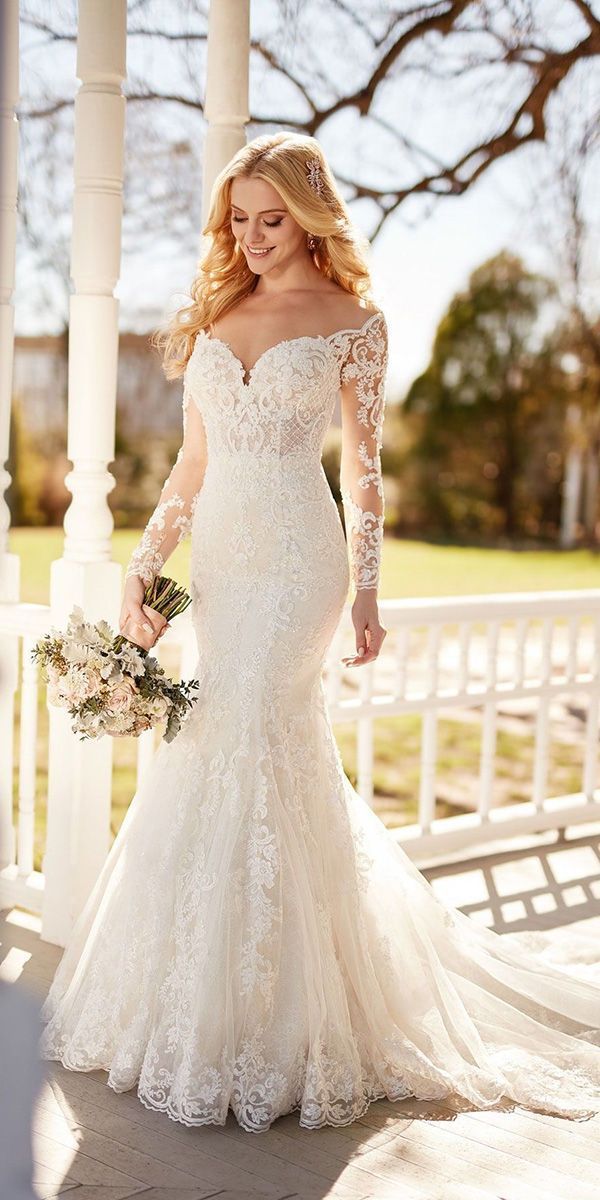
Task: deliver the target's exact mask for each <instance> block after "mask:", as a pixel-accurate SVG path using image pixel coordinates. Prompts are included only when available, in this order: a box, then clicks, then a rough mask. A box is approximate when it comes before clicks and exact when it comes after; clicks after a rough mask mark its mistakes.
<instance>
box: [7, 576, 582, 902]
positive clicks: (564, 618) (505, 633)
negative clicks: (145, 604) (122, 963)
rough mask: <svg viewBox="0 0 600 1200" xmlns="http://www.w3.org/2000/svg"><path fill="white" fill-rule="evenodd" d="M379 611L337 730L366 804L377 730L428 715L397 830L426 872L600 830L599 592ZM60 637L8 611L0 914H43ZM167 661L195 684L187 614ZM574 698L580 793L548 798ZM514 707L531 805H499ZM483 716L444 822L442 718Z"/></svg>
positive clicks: (348, 629)
mask: <svg viewBox="0 0 600 1200" xmlns="http://www.w3.org/2000/svg"><path fill="white" fill-rule="evenodd" d="M380 614H381V619H382V622H383V624H384V625H385V627H386V628H387V630H388V636H387V637H386V639H385V642H384V648H383V651H382V653H381V655H380V657H379V659H378V660H377V662H375V663H372V664H369V665H367V666H365V667H360V668H356V669H353V670H346V669H345V668H344V667H343V665H342V664H341V662H340V659H341V657H342V655H343V654H346V653H350V652H351V651H352V650H353V649H354V634H353V629H352V624H351V620H350V607H349V606H348V607H347V609H346V611H345V613H344V615H343V618H342V621H341V622H340V625H339V627H338V630H337V633H336V636H335V638H334V641H333V643H332V646H331V648H330V653H329V656H328V659H327V663H326V669H325V675H324V679H325V686H326V691H327V695H328V699H329V710H330V715H331V720H332V722H333V724H334V725H336V724H338V723H340V724H342V723H347V722H351V723H352V724H354V725H355V726H356V733H357V790H358V791H359V792H360V794H361V795H362V796H363V798H364V799H365V800H366V801H367V802H368V803H372V802H373V794H374V784H373V766H374V761H375V755H374V741H375V736H376V730H377V720H378V719H380V718H383V717H402V716H404V715H406V714H411V713H412V714H418V715H419V716H420V717H421V737H420V772H419V785H418V796H416V797H415V799H416V801H417V810H418V811H417V820H416V821H415V822H413V823H411V824H409V825H401V826H398V828H396V829H394V830H392V833H393V836H394V837H396V838H397V839H398V841H399V842H400V843H401V845H402V846H403V847H404V848H405V849H406V851H407V853H409V854H410V856H411V858H412V859H413V860H414V861H415V862H418V863H419V864H421V865H424V864H425V863H428V862H431V861H433V860H434V859H436V858H443V857H444V856H446V857H447V856H449V855H452V854H454V853H456V852H458V851H463V850H465V849H468V848H473V849H474V848H475V847H476V846H480V845H482V844H484V843H486V842H490V841H493V840H497V839H505V838H510V837H514V836H517V835H520V834H527V833H532V832H537V831H541V830H548V829H563V828H565V827H567V826H572V825H577V824H580V823H583V822H595V821H600V791H599V789H598V777H597V764H598V716H599V696H600V691H599V682H600V681H599V662H600V590H596V589H594V590H579V591H560V592H531V593H524V592H521V593H510V594H507V593H496V594H493V595H473V596H461V597H443V598H435V599H430V598H424V599H416V600H382V601H381V602H380ZM49 627H50V610H49V608H47V607H46V606H44V605H37V604H0V747H1V758H0V856H1V859H2V862H3V864H4V865H3V866H2V869H0V908H6V907H7V906H12V905H20V906H22V907H24V908H27V909H29V910H31V911H34V912H41V906H42V896H43V891H44V875H43V871H39V870H34V867H33V850H34V825H35V807H36V781H38V777H39V773H40V772H43V771H44V769H45V766H46V764H45V763H44V762H43V760H42V755H41V753H40V750H41V745H40V744H39V743H38V713H39V703H40V694H39V689H40V687H41V686H43V685H42V684H41V683H40V681H39V680H38V673H37V668H36V666H35V664H34V663H33V662H32V661H31V649H32V648H33V645H34V643H35V641H36V640H37V639H38V638H39V637H41V636H43V634H44V633H46V632H47V630H48V629H49ZM157 650H158V657H159V659H161V660H162V661H165V660H166V661H167V662H168V664H169V666H170V667H171V666H172V665H173V659H174V657H175V658H176V659H177V660H178V667H177V669H179V670H180V671H181V675H182V676H183V677H185V676H189V675H190V674H191V672H192V670H193V667H194V664H195V638H194V633H193V628H192V625H191V621H190V619H189V613H186V614H184V616H182V617H181V618H179V620H178V621H177V622H176V624H175V626H174V627H173V628H172V629H171V630H169V632H168V634H167V635H165V637H164V638H163V639H161V642H160V643H159V646H158V648H157ZM564 694H567V695H569V694H570V695H572V696H576V697H577V711H578V714H579V716H578V720H579V724H580V728H581V738H580V740H581V777H580V787H579V788H578V789H576V790H574V791H571V792H569V793H568V794H561V795H550V794H549V787H548V768H549V758H550V745H551V709H552V704H553V703H554V702H555V700H557V698H558V697H559V696H560V695H564ZM511 704H517V705H519V706H520V707H521V708H522V709H523V708H525V709H526V713H527V717H528V719H529V720H531V722H532V737H533V760H532V772H531V778H530V780H529V781H528V787H529V799H528V800H527V801H523V802H518V803H510V804H498V803H497V802H496V798H495V792H494V783H495V760H496V749H497V733H498V721H499V713H500V712H501V711H502V709H505V710H506V709H510V706H511ZM17 714H18V720H17ZM474 714H475V715H476V716H477V718H478V721H479V722H480V727H481V738H480V753H479V763H478V779H477V788H476V798H475V801H474V803H473V805H472V811H468V812H462V813H460V814H459V815H456V816H443V817H436V815H435V812H436V788H437V784H438V773H437V763H438V757H439V748H440V741H439V728H440V721H441V720H452V719H456V720H458V719H462V720H464V719H465V715H467V716H468V715H470V716H473V715H474ZM17 728H18V732H19V736H18V741H17V738H16V737H15V733H16V730H17ZM155 745H156V738H155V735H153V734H152V733H148V734H145V735H143V736H142V737H141V738H139V739H138V742H137V778H138V782H139V780H140V779H141V776H142V774H143V772H144V771H145V770H147V769H148V767H149V764H150V762H151V759H152V755H153V751H154V746H155ZM51 753H52V746H51V745H50V747H49V754H51ZM15 767H16V775H17V780H16V784H17V786H16V792H17V796H16V813H15V815H14V816H13V804H14V801H13V792H14V785H13V779H14V771H15ZM37 791H38V793H39V791H40V788H39V786H38V788H37ZM38 802H39V797H38Z"/></svg>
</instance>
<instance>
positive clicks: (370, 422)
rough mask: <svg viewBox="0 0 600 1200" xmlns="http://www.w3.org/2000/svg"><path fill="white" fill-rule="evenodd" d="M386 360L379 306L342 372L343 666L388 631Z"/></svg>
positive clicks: (352, 338) (365, 656) (362, 657)
mask: <svg viewBox="0 0 600 1200" xmlns="http://www.w3.org/2000/svg"><path fill="white" fill-rule="evenodd" d="M387 364H388V334H387V325H386V321H385V317H384V315H383V313H382V312H381V311H378V312H377V313H376V314H375V315H374V318H373V320H368V321H367V323H366V324H365V325H364V326H363V328H362V330H357V331H356V332H355V333H353V334H352V335H349V345H348V347H347V352H346V353H345V355H344V361H343V364H342V368H341V373H340V379H341V408H342V455H341V467H340V489H341V493H342V502H343V506H344V519H345V524H346V537H347V541H348V547H349V552H350V564H351V577H352V582H353V585H354V588H355V597H354V602H353V605H352V622H353V625H354V630H355V633H356V651H357V653H356V655H352V656H350V657H348V658H344V659H343V662H344V663H345V664H346V665H347V666H355V665H359V664H360V663H366V662H372V661H373V659H375V658H377V655H378V654H379V651H380V649H381V646H382V643H383V639H384V637H385V635H386V630H385V629H384V628H383V626H382V625H381V622H380V620H379V613H378V608H377V589H378V586H379V575H380V568H381V551H382V546H383V523H384V509H385V505H384V495H383V479H382V474H381V459H380V451H381V446H382V435H383V417H384V408H385V381H386V372H387Z"/></svg>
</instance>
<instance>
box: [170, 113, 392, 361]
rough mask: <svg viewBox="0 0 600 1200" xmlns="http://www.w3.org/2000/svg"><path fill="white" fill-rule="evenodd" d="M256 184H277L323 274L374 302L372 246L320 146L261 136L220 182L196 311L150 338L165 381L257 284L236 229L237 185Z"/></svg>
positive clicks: (288, 136) (286, 135) (178, 316)
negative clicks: (314, 168)
mask: <svg viewBox="0 0 600 1200" xmlns="http://www.w3.org/2000/svg"><path fill="white" fill-rule="evenodd" d="M311 158H312V159H314V158H316V159H317V160H318V162H319V165H320V175H321V189H320V194H319V193H317V191H316V190H315V189H314V188H313V186H312V185H311V183H310V180H309V178H308V175H307V163H308V161H309V160H310V159H311ZM251 176H253V177H255V178H258V179H264V180H266V181H267V183H270V184H272V186H273V187H274V188H275V189H276V190H277V192H279V195H280V196H281V198H282V200H283V201H284V203H285V204H286V205H287V208H288V209H289V211H290V213H291V215H292V217H293V219H294V220H295V221H297V223H298V224H299V225H300V226H301V227H302V228H303V229H304V230H306V232H307V234H309V233H310V234H312V235H313V237H314V238H315V239H316V245H315V247H314V249H312V250H311V251H310V252H311V254H312V257H313V261H314V263H315V266H317V267H318V269H319V270H320V271H321V272H322V274H323V275H324V276H325V277H326V278H327V279H332V280H334V281H335V283H337V284H338V285H339V286H340V287H341V288H343V289H344V290H345V291H346V292H348V293H349V294H350V295H352V296H357V297H359V298H360V299H362V300H367V301H369V302H371V301H372V300H373V297H372V292H371V286H372V285H371V277H370V272H369V267H368V256H369V250H370V246H369V241H368V238H366V237H365V235H364V234H363V233H362V232H361V231H360V230H359V229H357V227H356V226H355V225H354V224H353V222H352V220H351V218H350V214H349V212H348V209H347V207H346V205H345V203H344V200H343V199H342V197H341V196H340V194H339V192H338V189H337V185H336V182H335V179H334V177H333V174H332V172H331V169H330V167H329V164H328V162H327V160H326V158H325V155H324V153H323V151H322V149H321V146H320V145H319V143H318V141H317V140H316V139H315V138H313V137H308V136H305V135H302V134H297V133H292V132H280V133H268V134H263V135H261V136H260V137H256V138H253V139H252V141H250V142H247V143H246V145H245V146H242V147H241V148H240V150H238V151H237V153H236V154H234V156H233V158H232V159H231V160H230V161H229V162H228V163H227V165H226V166H225V167H224V168H223V170H222V171H221V172H220V173H219V175H217V177H216V179H215V182H214V184H213V188H212V192H211V201H210V211H209V214H208V220H207V222H206V225H205V226H204V229H203V230H202V233H203V236H204V238H205V239H206V240H207V250H206V253H205V254H204V256H203V257H202V258H201V259H200V261H199V264H198V266H199V271H198V274H197V275H196V276H195V278H194V281H193V283H192V286H191V288H190V295H191V304H186V305H184V307H183V308H180V309H178V310H177V311H176V312H175V313H174V314H173V315H172V317H171V318H170V320H169V322H168V324H167V325H166V326H163V327H161V328H160V329H157V330H155V332H154V333H153V334H152V335H151V338H150V342H151V344H152V345H153V346H154V347H155V348H156V349H157V350H158V351H159V352H160V353H162V356H163V362H162V369H163V372H164V374H165V375H166V377H167V379H176V378H177V377H178V376H180V375H182V374H183V372H184V370H185V367H186V363H187V361H188V359H189V357H190V355H191V353H192V350H193V346H194V339H195V337H196V334H197V333H199V332H200V330H201V329H207V328H208V326H210V325H211V324H212V323H213V322H214V321H216V320H217V319H218V318H219V317H221V316H223V315H224V314H225V313H227V312H229V310H230V309H232V308H235V306H236V305H237V304H239V302H240V301H241V300H243V299H244V297H245V296H248V295H249V294H250V292H252V291H254V288H255V287H256V284H257V283H258V279H259V276H258V275H255V274H254V272H253V271H252V270H251V269H250V267H249V266H248V263H247V262H246V259H245V256H244V254H243V251H241V250H240V248H239V247H238V244H237V242H236V239H235V237H234V235H233V231H232V229H231V224H230V217H231V214H230V202H231V185H232V182H233V180H234V179H238V178H240V177H243V178H250V177H251Z"/></svg>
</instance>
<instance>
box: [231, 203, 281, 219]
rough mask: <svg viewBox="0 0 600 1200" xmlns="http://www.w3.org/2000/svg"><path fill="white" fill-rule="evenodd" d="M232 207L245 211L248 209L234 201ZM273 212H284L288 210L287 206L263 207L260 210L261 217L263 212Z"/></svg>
mask: <svg viewBox="0 0 600 1200" xmlns="http://www.w3.org/2000/svg"><path fill="white" fill-rule="evenodd" d="M231 207H232V208H237V210H238V212H245V211H246V209H245V208H240V206H239V204H233V203H232V205H231ZM271 212H282V213H284V212H287V208H261V210H260V212H259V214H258V215H259V217H262V215H263V213H271Z"/></svg>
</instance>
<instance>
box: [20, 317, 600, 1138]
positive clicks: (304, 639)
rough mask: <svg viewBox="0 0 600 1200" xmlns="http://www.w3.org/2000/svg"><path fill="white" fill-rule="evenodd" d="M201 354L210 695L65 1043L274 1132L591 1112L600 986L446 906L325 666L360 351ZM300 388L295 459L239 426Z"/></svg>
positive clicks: (268, 413)
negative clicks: (354, 768) (240, 419)
mask: <svg viewBox="0 0 600 1200" xmlns="http://www.w3.org/2000/svg"><path fill="white" fill-rule="evenodd" d="M343 343H344V339H343V338H342V339H341V341H340V343H339V346H340V347H342V349H343V348H344V347H343ZM330 347H331V344H330ZM335 348H336V350H337V348H338V343H335ZM213 354H214V355H215V358H214V359H212V355H213ZM193 360H194V362H193V363H192V360H190V361H191V363H192V369H191V370H190V373H189V374H188V377H187V387H188V395H189V394H190V392H191V394H192V395H193V398H194V400H195V401H196V403H197V404H198V408H199V409H200V411H201V412H202V415H203V417H204V419H205V423H206V427H207V434H208V438H209V448H210V447H212V454H209V463H208V469H207V473H206V477H205V479H204V482H203V486H202V489H201V491H200V493H199V496H198V497H197V500H196V503H195V505H194V510H193V517H192V528H191V533H192V565H191V586H192V597H193V606H192V612H193V620H194V626H195V630H196V635H197V639H198V649H199V658H198V663H197V670H196V676H197V678H198V679H199V680H200V685H201V686H200V690H199V700H198V702H197V704H196V705H195V707H194V709H193V710H192V712H191V714H190V716H189V718H188V720H187V722H186V724H185V725H184V728H183V730H182V731H181V733H180V734H179V735H178V736H177V738H176V739H175V741H174V742H172V743H171V744H166V743H164V742H162V743H161V744H160V747H159V749H158V750H157V752H156V754H155V757H154V760H153V762H152V765H151V768H150V769H149V770H148V773H147V775H146V776H145V778H144V779H143V780H142V782H141V785H140V787H139V788H138V791H137V792H136V795H135V796H134V798H133V800H132V802H131V804H130V807H129V809H128V812H127V814H126V817H125V819H124V821H123V824H122V826H121V829H120V831H119V833H118V835H117V837H116V839H115V841H114V843H113V846H112V849H111V851H110V854H109V856H108V858H107V860H106V862H105V865H104V868H103V870H102V872H101V874H100V877H99V878H98V880H97V882H96V885H95V887H94V890H93V892H92V893H91V895H90V897H89V899H88V902H87V904H86V906H85V908H84V910H83V912H82V914H81V916H80V917H79V920H78V921H77V923H76V925H75V927H74V930H73V932H72V935H71V938H70V941H69V944H68V945H67V948H66V950H65V953H64V955H63V957H62V960H61V962H60V964H59V967H58V969H57V972H56V975H55V977H54V980H53V983H52V986H51V989H50V992H49V994H48V997H47V999H46V1001H45V1003H44V1006H43V1009H42V1017H43V1019H44V1021H45V1028H44V1030H43V1034H42V1040H41V1052H42V1055H43V1056H44V1057H46V1058H54V1059H58V1060H60V1061H61V1062H62V1063H63V1064H64V1066H65V1067H68V1068H69V1069H71V1070H76V1071H90V1070H94V1069H98V1068H101V1069H103V1070H105V1071H107V1072H108V1078H107V1082H108V1084H109V1086H110V1087H112V1088H114V1090H115V1091H118V1092H120V1091H126V1090H128V1089H130V1088H134V1087H137V1095H138V1096H139V1099H140V1101H141V1102H142V1103H143V1104H145V1105H146V1106H147V1107H149V1108H152V1109H158V1110H161V1111H164V1112H165V1113H167V1115H168V1116H169V1117H171V1118H172V1119H174V1120H176V1121H180V1122H183V1123H184V1124H186V1125H203V1124H206V1123H217V1124H223V1123H224V1122H225V1120H226V1117H227V1112H228V1109H229V1108H230V1107H231V1108H232V1109H233V1111H234V1113H235V1116H236V1118H237V1120H238V1122H239V1124H240V1125H241V1126H242V1127H243V1128H244V1129H246V1130H248V1131H251V1132H260V1131H262V1130H265V1129H267V1128H268V1127H269V1125H270V1124H271V1123H272V1122H273V1121H274V1120H275V1119H276V1118H277V1117H278V1116H280V1115H282V1114H284V1113H287V1112H290V1111H292V1110H295V1109H299V1110H300V1111H299V1122H300V1125H302V1126H303V1127H305V1128H316V1127H319V1126H322V1125H324V1124H330V1125H342V1124H347V1123H349V1122H351V1121H353V1120H355V1119H356V1118H357V1117H359V1116H360V1115H361V1114H362V1113H363V1112H364V1111H365V1109H366V1108H367V1106H368V1105H369V1103H370V1102H371V1100H373V1099H376V1098H379V1097H384V1096H387V1097H388V1098H389V1099H391V1100H395V1099H400V1098H403V1097H407V1096H416V1097H419V1098H422V1099H434V1100H435V1099H443V1098H448V1097H456V1098H457V1099H458V1101H460V1102H461V1103H462V1102H464V1103H468V1104H472V1105H473V1106H475V1107H477V1108H486V1107H490V1106H493V1105H495V1104H497V1103H499V1102H500V1101H505V1100H507V1099H508V1100H511V1101H513V1102H514V1103H515V1104H516V1105H521V1106H524V1107H528V1108H534V1109H538V1110H540V1111H546V1112H552V1113H557V1114H563V1115H565V1116H570V1117H575V1118H585V1117H588V1116H591V1115H592V1114H593V1113H594V1112H596V1111H599V1110H600V980H598V981H596V980H593V979H591V978H588V979H586V978H583V977H581V974H580V975H579V976H578V975H577V972H576V970H575V968H573V970H570V969H569V967H568V965H565V966H559V965H556V964H551V963H549V962H548V961H547V960H546V959H545V958H544V955H543V953H542V942H543V939H542V938H538V939H536V938H535V937H533V938H532V937H529V936H528V935H521V936H516V935H510V936H506V935H505V936H499V935H497V934H495V933H493V932H492V931H490V930H487V929H485V928H483V927H481V926H480V925H478V924H477V923H476V922H475V921H474V920H470V919H468V918H467V917H466V916H464V914H462V913H460V912H459V911H458V910H456V909H454V908H451V907H449V906H446V905H444V904H442V903H441V902H440V900H439V899H438V898H437V897H436V895H435V893H434V891H433V889H432V887H431V886H430V885H429V883H428V882H427V881H426V879H425V878H424V876H423V875H422V874H421V873H420V872H419V871H418V870H417V869H416V867H414V865H413V864H412V863H411V861H410V859H409V857H408V856H407V854H406V853H405V852H404V851H403V850H402V849H401V847H399V846H398V845H397V844H396V842H395V841H394V840H393V838H392V837H391V836H390V834H389V833H388V832H387V830H386V829H385V827H384V826H383V824H382V823H381V822H380V821H379V819H378V818H377V817H376V816H375V815H374V813H373V812H372V811H371V809H370V808H369V806H368V805H367V804H366V803H365V802H364V801H363V800H362V799H361V798H360V796H359V795H358V794H357V793H356V791H355V790H354V789H353V787H352V786H351V784H350V782H349V780H348V778H347V777H346V775H345V774H344V771H343V767H342V762H341V758H340V754H339V750H338V747H337V744H336V742H335V739H334V736H333V732H332V728H331V724H330V719H329V715H328V711H327V706H326V700H325V691H324V686H323V677H322V667H323V663H324V660H325V655H326V652H327V649H328V646H329V644H330V642H331V639H332V637H333V634H334V632H335V629H336V626H337V624H338V622H339V619H340V615H341V612H342V608H343V605H344V602H345V599H346V595H347V589H348V583H349V579H350V575H349V566H348V558H347V549H346V542H345V539H344V535H343V530H342V526H341V523H340V520H339V516H338V512H337V508H336V506H335V503H334V501H333V498H332V495H331V492H330V490H329V487H328V484H327V481H326V479H325V476H324V473H323V470H322V467H321V465H320V445H321V440H322V436H323V433H324V431H325V429H326V427H327V423H328V421H329V419H330V417H331V410H332V407H333V403H334V400H335V394H336V390H337V386H338V385H339V376H337V374H336V372H335V371H334V370H333V367H334V366H335V363H336V361H337V359H336V354H331V353H330V350H329V351H326V347H325V346H324V345H323V340H322V339H304V340H303V341H302V342H301V341H300V340H299V339H297V340H296V342H295V343H286V344H285V347H281V349H280V351H279V352H276V353H274V354H272V355H270V356H267V357H264V358H263V362H262V364H261V365H259V367H258V370H257V371H255V372H254V373H253V376H252V380H253V388H250V389H247V388H246V387H245V386H244V387H243V388H242V385H241V382H240V379H239V377H238V375H237V372H236V369H235V364H234V360H233V359H232V357H231V356H228V355H227V353H226V350H225V349H224V347H223V346H222V344H219V343H215V344H213V345H211V344H210V342H209V339H203V341H202V345H201V350H200V352H199V353H198V354H195V355H194V356H193ZM217 367H220V368H221V374H220V375H219V373H218V371H217ZM284 368H285V369H284ZM311 373H312V374H311ZM215 377H217V379H218V380H219V383H218V385H215ZM313 377H314V379H315V380H316V383H315V387H314V389H313V391H310V390H309V393H308V394H309V400H306V396H307V383H306V380H307V379H308V378H313ZM203 379H204V380H205V381H206V386H203ZM298 380H300V383H298ZM325 384H326V385H327V386H325ZM209 385H210V388H209ZM278 388H279V393H277V389H278ZM298 389H299V393H298ZM277 395H278V397H279V404H278V406H269V405H268V404H267V400H268V399H269V398H272V397H273V396H277ZM298 395H300V397H301V398H302V400H303V406H301V405H300V403H299V398H298ZM294 396H295V397H296V400H295V402H294V412H295V414H296V423H297V427H298V429H299V430H301V431H303V437H302V438H298V439H296V440H295V441H293V443H290V442H286V444H285V461H284V460H283V455H282V442H281V439H280V440H279V441H278V443H277V446H276V445H275V443H274V442H273V440H271V441H269V444H268V447H267V446H266V444H265V443H264V442H263V444H262V453H261V452H258V451H257V450H256V447H254V449H252V450H251V449H250V447H248V446H244V445H241V444H240V443H239V442H237V443H236V444H235V446H233V445H232V444H231V443H229V445H227V444H226V443H225V442H224V441H223V440H221V441H220V442H219V439H218V437H217V432H218V428H219V423H221V424H222V423H227V425H228V426H229V428H230V429H231V428H232V427H233V417H232V411H233V412H235V411H236V409H237V406H239V405H240V404H242V403H244V404H245V406H246V417H247V421H246V424H245V425H244V428H245V429H248V428H250V429H251V428H252V427H253V426H252V416H251V414H249V405H250V403H251V401H252V400H253V399H254V400H255V401H256V414H255V416H254V421H255V426H254V427H255V428H260V429H264V425H265V422H267V421H269V420H271V421H273V420H279V421H281V419H282V416H281V414H282V413H285V412H286V409H285V404H284V402H285V403H286V404H287V406H288V407H287V415H288V417H289V407H290V404H292V402H293V401H294ZM310 397H312V401H311V399H310ZM209 399H210V404H209ZM219 399H220V400H221V404H220V407H219V405H218V401H219ZM317 400H319V403H318V405H317ZM259 401H260V403H259ZM311 405H312V407H311ZM236 428H237V429H239V428H241V426H240V425H239V423H238V424H236ZM283 468H284V469H283ZM155 552H156V551H155V550H154V551H153V553H155ZM155 561H156V560H155ZM354 577H355V579H356V575H355V576H354ZM536 947H537V948H538V949H539V953H538V952H536Z"/></svg>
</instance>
